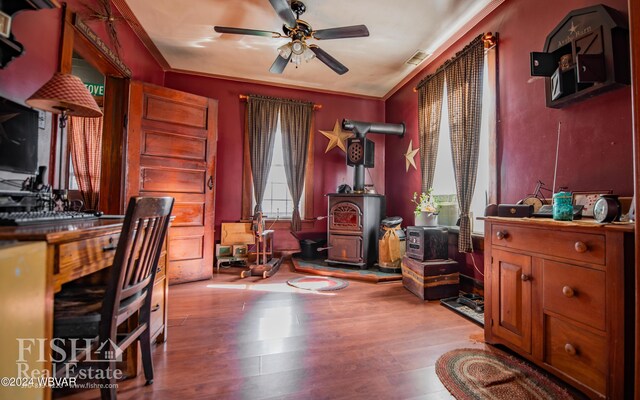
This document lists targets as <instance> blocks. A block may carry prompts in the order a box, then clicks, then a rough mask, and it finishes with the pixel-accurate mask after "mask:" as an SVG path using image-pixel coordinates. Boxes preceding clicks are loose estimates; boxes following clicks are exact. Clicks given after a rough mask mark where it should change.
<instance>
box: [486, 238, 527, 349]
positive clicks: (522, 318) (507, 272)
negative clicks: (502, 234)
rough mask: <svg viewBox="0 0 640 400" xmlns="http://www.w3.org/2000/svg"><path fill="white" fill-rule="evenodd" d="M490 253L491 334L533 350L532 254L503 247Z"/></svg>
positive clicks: (522, 347)
mask: <svg viewBox="0 0 640 400" xmlns="http://www.w3.org/2000/svg"><path fill="white" fill-rule="evenodd" d="M491 256H492V258H493V262H492V265H491V268H492V271H491V279H492V284H491V287H492V288H494V289H493V290H492V292H491V296H492V299H491V306H492V310H491V313H492V319H493V321H492V327H491V330H492V333H493V335H495V336H498V337H501V338H502V339H505V340H507V341H509V342H510V343H512V344H513V345H515V346H518V347H520V348H521V349H522V350H524V351H526V352H527V353H530V352H531V279H533V277H531V257H529V256H525V255H522V254H516V253H510V252H507V251H500V250H494V251H493V252H492V254H491ZM496 289H497V290H496Z"/></svg>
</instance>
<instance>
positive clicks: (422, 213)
mask: <svg viewBox="0 0 640 400" xmlns="http://www.w3.org/2000/svg"><path fill="white" fill-rule="evenodd" d="M432 191H433V188H430V189H429V190H428V191H427V192H426V193H420V196H418V193H417V192H414V193H413V199H412V200H411V201H413V203H414V204H415V205H416V209H415V210H414V212H413V213H414V214H415V226H436V225H438V221H437V217H438V204H437V203H436V201H435V199H434V198H433V196H432V195H431V192H432Z"/></svg>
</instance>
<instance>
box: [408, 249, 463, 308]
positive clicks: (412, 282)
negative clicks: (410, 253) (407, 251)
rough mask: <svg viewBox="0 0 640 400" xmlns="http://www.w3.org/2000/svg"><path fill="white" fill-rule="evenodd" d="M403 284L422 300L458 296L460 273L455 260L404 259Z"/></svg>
mask: <svg viewBox="0 0 640 400" xmlns="http://www.w3.org/2000/svg"><path fill="white" fill-rule="evenodd" d="M402 284H403V285H404V287H405V288H407V290H409V291H410V292H411V293H413V294H415V295H416V296H418V297H419V298H421V299H422V300H436V299H442V298H445V297H453V296H457V295H458V290H459V286H460V273H459V272H458V262H457V261H454V260H434V261H418V260H414V259H412V258H409V257H407V256H404V257H403V258H402Z"/></svg>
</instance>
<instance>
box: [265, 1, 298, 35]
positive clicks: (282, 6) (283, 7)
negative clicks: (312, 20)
mask: <svg viewBox="0 0 640 400" xmlns="http://www.w3.org/2000/svg"><path fill="white" fill-rule="evenodd" d="M269 3H271V7H273V9H274V10H276V13H278V16H279V17H280V18H281V19H282V20H283V21H284V22H285V24H287V26H288V27H289V28H293V27H295V26H296V16H295V14H293V11H291V6H290V5H289V2H287V0H269Z"/></svg>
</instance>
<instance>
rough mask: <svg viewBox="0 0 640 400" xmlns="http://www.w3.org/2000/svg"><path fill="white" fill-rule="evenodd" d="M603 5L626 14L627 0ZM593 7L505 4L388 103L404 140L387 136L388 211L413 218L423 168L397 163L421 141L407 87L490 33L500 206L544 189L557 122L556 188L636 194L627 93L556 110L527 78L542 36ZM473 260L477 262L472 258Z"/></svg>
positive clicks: (414, 99)
mask: <svg viewBox="0 0 640 400" xmlns="http://www.w3.org/2000/svg"><path fill="white" fill-rule="evenodd" d="M596 3H598V2H596ZM602 3H603V4H605V5H609V6H611V7H612V8H615V9H617V10H621V11H623V12H625V13H626V10H627V1H626V0H607V1H602ZM593 4H595V3H594V2H593V1H587V0H566V1H554V0H538V1H533V0H527V1H517V2H514V1H506V2H505V3H504V4H503V5H501V6H500V7H498V8H497V9H496V10H495V11H494V12H493V13H491V14H490V15H489V16H488V17H486V18H485V19H484V20H482V21H480V22H479V23H478V24H477V25H476V26H475V27H474V28H473V29H472V30H471V32H470V33H469V34H467V35H466V36H464V37H463V38H462V39H460V40H459V41H458V42H457V43H456V44H454V45H453V46H451V47H450V48H449V49H448V50H447V51H446V52H445V53H444V54H443V55H442V56H440V57H439V58H437V59H435V60H434V61H433V62H432V63H431V65H430V66H429V67H427V68H426V69H425V71H423V72H422V73H420V74H418V76H417V77H416V78H415V79H413V80H412V81H410V82H408V83H407V84H406V85H405V86H403V87H402V88H401V89H400V90H399V91H398V92H396V93H395V94H394V95H393V96H392V97H390V98H389V99H388V100H387V102H386V104H385V106H386V121H387V122H398V121H405V123H406V124H407V135H405V137H404V139H403V140H401V141H397V140H390V139H393V138H387V146H386V157H387V158H386V170H385V172H386V179H387V182H393V186H390V190H388V191H387V204H388V207H387V208H388V210H389V212H391V213H395V214H398V215H401V216H403V217H404V218H406V219H408V220H412V218H413V215H412V210H413V207H412V206H411V203H410V202H409V195H410V194H411V193H413V192H414V191H419V190H420V169H419V168H418V170H413V169H412V170H410V171H409V173H407V174H405V170H404V161H402V160H403V156H402V155H403V154H404V152H405V151H406V148H407V146H408V145H409V140H411V139H413V142H414V145H415V143H417V142H418V117H417V106H418V95H417V93H414V92H413V90H412V88H413V87H414V86H415V85H416V84H417V83H418V82H419V80H420V79H422V78H424V77H425V76H426V75H427V74H428V73H432V72H434V71H435V69H436V68H437V67H438V66H440V65H442V64H443V63H444V61H446V60H447V59H448V58H450V57H452V56H453V55H454V54H455V53H456V52H457V51H460V50H461V49H462V48H463V47H464V46H465V45H466V44H468V43H469V42H470V41H471V40H472V39H473V38H474V37H476V36H477V35H479V34H481V33H483V32H487V31H491V32H498V33H499V35H500V43H499V50H498V51H499V53H498V70H499V72H498V85H499V89H498V96H499V98H498V104H499V106H498V113H497V115H498V123H497V159H498V175H499V178H498V187H499V188H498V190H499V192H498V195H499V201H500V202H502V203H512V202H516V201H517V200H519V199H521V198H522V197H524V196H525V195H526V194H527V193H530V192H531V191H532V190H533V187H534V186H535V182H536V181H537V180H538V179H540V180H542V181H543V182H545V183H546V184H547V185H548V186H549V187H550V186H551V185H552V183H553V169H554V160H555V148H556V138H557V136H556V132H557V125H558V121H561V122H562V134H561V143H560V160H559V162H558V176H557V186H568V187H569V188H570V189H571V190H576V191H580V190H598V189H613V190H614V192H615V193H618V194H620V195H624V196H630V195H632V194H633V182H632V179H633V159H632V135H631V92H630V89H629V88H623V89H618V90H615V91H613V92H610V93H607V94H604V95H600V96H597V97H594V98H592V99H589V100H585V101H583V102H580V103H577V104H574V105H571V106H567V107H565V108H563V109H559V110H556V109H551V108H547V107H546V106H545V92H544V80H543V79H542V78H531V77H530V75H529V71H530V68H529V52H531V51H542V48H543V46H544V42H545V38H546V36H547V34H548V33H549V32H550V31H551V30H552V29H553V28H554V27H555V26H556V24H557V23H558V22H560V20H561V19H562V18H564V16H565V15H566V14H567V13H568V12H570V11H571V10H573V9H576V8H582V7H587V6H591V5H593ZM476 261H480V262H481V259H480V260H479V257H476ZM479 267H481V265H479ZM466 269H467V270H466V271H465V273H466V274H467V275H470V276H475V277H476V278H478V279H481V275H479V274H478V273H477V272H474V271H473V268H472V267H467V268H466Z"/></svg>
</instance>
